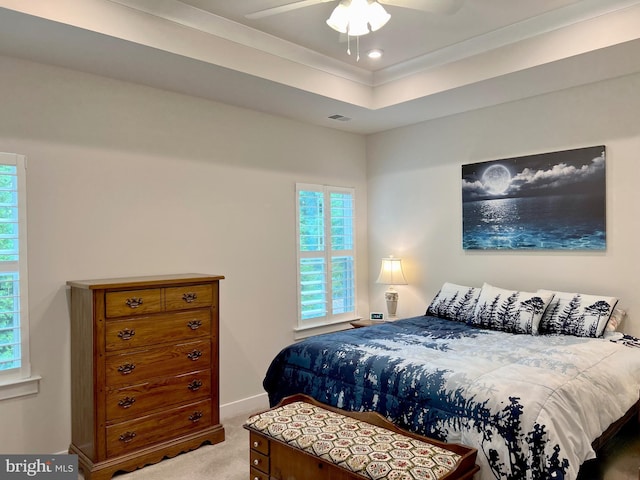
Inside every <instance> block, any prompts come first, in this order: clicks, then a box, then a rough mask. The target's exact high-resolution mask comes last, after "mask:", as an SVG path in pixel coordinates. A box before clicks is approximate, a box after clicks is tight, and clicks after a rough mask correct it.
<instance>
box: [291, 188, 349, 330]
mask: <svg viewBox="0 0 640 480" xmlns="http://www.w3.org/2000/svg"><path fill="white" fill-rule="evenodd" d="M296 198H297V218H298V225H297V227H298V228H297V238H298V311H299V313H298V327H299V328H306V327H315V326H320V325H327V324H331V323H337V322H341V321H347V320H353V319H354V318H355V316H356V288H355V285H356V282H355V272H356V265H355V245H354V238H355V227H354V223H355V207H354V189H352V188H339V187H326V186H322V185H308V184H297V185H296Z"/></svg>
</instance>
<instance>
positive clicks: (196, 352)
mask: <svg viewBox="0 0 640 480" xmlns="http://www.w3.org/2000/svg"><path fill="white" fill-rule="evenodd" d="M201 356H202V352H201V351H200V350H194V351H193V352H190V353H188V354H187V358H188V359H189V360H191V361H193V362H195V361H196V360H198V359H199V358H200V357H201Z"/></svg>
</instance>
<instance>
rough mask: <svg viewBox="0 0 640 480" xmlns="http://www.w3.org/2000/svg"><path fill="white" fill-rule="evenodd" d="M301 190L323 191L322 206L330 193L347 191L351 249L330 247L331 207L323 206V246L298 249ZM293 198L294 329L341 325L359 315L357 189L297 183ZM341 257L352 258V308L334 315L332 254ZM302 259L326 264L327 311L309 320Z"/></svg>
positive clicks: (327, 201) (299, 244) (329, 200)
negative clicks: (312, 249) (304, 304)
mask: <svg viewBox="0 0 640 480" xmlns="http://www.w3.org/2000/svg"><path fill="white" fill-rule="evenodd" d="M301 191H310V192H321V193H322V194H323V201H324V205H330V203H331V194H332V193H338V194H344V193H347V194H349V195H350V196H351V201H352V217H351V218H352V223H353V224H352V231H351V236H352V248H351V249H347V250H332V244H331V208H325V209H324V217H323V218H324V249H323V250H322V251H321V252H319V251H316V252H306V251H305V252H303V251H302V250H301V237H300V234H301V232H300V225H301V218H300V192H301ZM295 201H296V272H297V278H296V280H297V284H296V290H297V309H298V316H297V327H296V329H295V330H297V331H302V330H308V329H313V328H321V327H327V326H332V325H338V324H343V323H346V322H351V321H353V320H355V319H358V318H360V317H359V316H358V288H357V285H358V282H357V266H356V262H357V257H356V243H357V242H356V223H357V212H356V191H355V188H353V187H339V186H330V185H318V184H309V183H296V188H295ZM342 256H350V257H351V258H352V272H351V273H352V279H353V285H352V291H353V302H352V303H353V310H352V311H348V312H345V313H339V314H334V313H333V304H332V292H333V285H332V281H333V275H332V273H333V272H332V261H331V260H332V257H342ZM303 258H323V259H324V264H325V266H326V269H327V270H326V272H325V277H326V280H327V283H326V287H325V288H324V295H325V302H326V314H325V315H324V316H322V317H314V318H310V319H303V318H302V314H303V312H302V280H301V276H302V272H301V261H302V259H303Z"/></svg>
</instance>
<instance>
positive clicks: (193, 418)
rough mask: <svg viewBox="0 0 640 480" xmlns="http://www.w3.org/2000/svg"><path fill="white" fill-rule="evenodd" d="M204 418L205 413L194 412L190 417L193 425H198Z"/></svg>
mask: <svg viewBox="0 0 640 480" xmlns="http://www.w3.org/2000/svg"><path fill="white" fill-rule="evenodd" d="M203 416H204V413H202V412H193V413H192V414H191V415H189V420H191V421H192V422H193V423H196V422H197V421H198V420H200V419H201V418H202V417H203Z"/></svg>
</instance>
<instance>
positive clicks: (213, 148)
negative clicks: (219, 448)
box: [0, 57, 368, 453]
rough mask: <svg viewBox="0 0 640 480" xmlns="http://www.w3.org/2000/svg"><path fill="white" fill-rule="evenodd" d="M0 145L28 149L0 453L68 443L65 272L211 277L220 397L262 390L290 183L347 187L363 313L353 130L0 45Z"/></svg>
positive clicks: (281, 317)
mask: <svg viewBox="0 0 640 480" xmlns="http://www.w3.org/2000/svg"><path fill="white" fill-rule="evenodd" d="M0 105H2V109H1V111H0V151H7V152H15V153H20V154H24V155H26V156H27V162H28V173H27V188H28V216H29V217H28V229H29V247H28V254H29V300H30V314H31V327H32V329H31V330H32V331H31V351H32V360H33V371H34V373H36V374H39V375H41V376H42V377H43V379H42V382H41V391H40V393H39V394H37V395H34V396H31V397H27V398H17V399H10V400H5V401H2V402H0V425H2V428H1V429H0V452H3V453H12V452H15V453H46V452H60V451H64V450H66V449H67V448H68V445H69V442H70V408H69V403H70V382H72V381H73V379H70V378H69V377H70V374H69V368H70V367H69V312H68V300H67V291H66V288H65V283H66V281H67V280H73V279H76V280H77V279H90V278H105V277H113V276H117V277H121V276H127V275H152V274H164V273H186V272H200V273H210V274H222V275H225V277H226V279H225V280H223V281H222V282H221V306H220V312H221V334H220V343H221V346H220V350H221V372H220V377H221V385H220V394H221V402H222V403H223V404H225V405H226V404H233V402H238V401H242V400H243V399H246V398H250V397H252V396H255V395H260V394H263V393H264V391H263V389H262V379H263V378H264V373H265V371H266V368H267V365H268V363H269V361H270V360H271V359H272V358H273V356H275V354H276V353H277V352H278V351H279V349H280V348H282V347H283V346H285V345H286V344H289V343H291V342H292V341H293V326H294V325H295V322H296V314H297V313H296V312H297V308H296V295H295V292H296V243H295V195H294V192H295V191H294V184H295V182H298V181H299V182H308V183H325V184H332V185H342V186H353V187H356V192H357V193H356V195H357V198H356V202H357V203H356V206H357V209H358V212H359V214H360V215H361V220H360V222H359V224H358V226H357V228H358V239H357V241H358V256H359V259H358V260H359V263H360V265H361V267H362V268H361V269H360V270H359V272H358V273H359V277H358V279H359V280H358V282H359V286H360V290H361V291H362V292H363V294H362V295H361V297H360V299H359V300H360V308H361V309H362V310H364V311H366V310H367V303H368V298H367V250H366V217H367V205H366V178H365V172H366V165H365V162H366V158H365V139H364V138H363V137H361V136H357V135H352V134H345V133H341V132H338V131H335V130H330V129H323V128H319V127H314V126H308V125H304V124H301V123H298V122H295V121H290V120H287V119H283V118H276V117H271V116H268V115H264V114H260V113H257V112H253V111H249V110H243V109H239V108H234V107H230V106H226V105H222V104H218V103H213V102H210V101H206V100H202V99H198V98H193V97H187V96H181V95H177V94H173V93H169V92H165V91H160V90H155V89H151V88H147V87H142V86H137V85H133V84H127V83H124V82H119V81H114V80H110V79H107V78H101V77H97V76H92V75H87V74H82V73H78V72H74V71H70V70H65V69H61V68H55V67H49V66H44V65H38V64H34V63H29V62H24V61H20V60H15V59H10V58H6V57H5V58H3V57H0Z"/></svg>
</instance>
